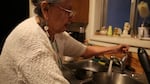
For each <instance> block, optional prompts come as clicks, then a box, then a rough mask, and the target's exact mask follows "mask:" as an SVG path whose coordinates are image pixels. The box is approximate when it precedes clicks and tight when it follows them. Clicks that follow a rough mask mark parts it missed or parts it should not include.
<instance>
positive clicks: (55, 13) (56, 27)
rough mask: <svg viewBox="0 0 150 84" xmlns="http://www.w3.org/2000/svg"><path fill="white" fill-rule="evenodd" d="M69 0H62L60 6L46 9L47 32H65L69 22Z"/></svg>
mask: <svg viewBox="0 0 150 84" xmlns="http://www.w3.org/2000/svg"><path fill="white" fill-rule="evenodd" d="M71 9H72V5H71V0H63V2H61V3H60V4H55V5H54V6H51V7H49V9H48V12H47V13H48V14H47V15H48V18H47V22H48V26H49V32H51V33H60V32H63V31H65V30H66V28H67V26H68V24H69V23H70V22H71V17H72V16H70V14H71Z"/></svg>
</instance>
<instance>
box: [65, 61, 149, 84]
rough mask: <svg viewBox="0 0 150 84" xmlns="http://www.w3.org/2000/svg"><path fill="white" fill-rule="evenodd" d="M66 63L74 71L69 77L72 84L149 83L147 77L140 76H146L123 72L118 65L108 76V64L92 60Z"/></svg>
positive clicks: (127, 71)
mask: <svg viewBox="0 0 150 84" xmlns="http://www.w3.org/2000/svg"><path fill="white" fill-rule="evenodd" d="M64 65H65V67H67V68H68V69H70V71H71V73H73V75H72V76H73V77H72V78H71V79H69V80H71V84H148V83H147V82H145V81H146V80H145V79H142V78H140V77H144V76H140V75H138V76H137V74H135V73H134V72H133V71H129V70H124V73H122V72H121V71H120V67H118V66H113V67H112V75H111V76H110V75H109V76H108V73H107V69H108V66H104V65H101V64H100V63H96V62H94V61H91V60H84V61H81V62H74V63H67V64H64ZM133 73H134V74H133ZM108 81H109V82H108Z"/></svg>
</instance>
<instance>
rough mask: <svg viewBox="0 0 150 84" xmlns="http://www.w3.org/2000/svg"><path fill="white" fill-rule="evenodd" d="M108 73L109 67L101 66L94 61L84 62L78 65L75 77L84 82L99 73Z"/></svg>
mask: <svg viewBox="0 0 150 84" xmlns="http://www.w3.org/2000/svg"><path fill="white" fill-rule="evenodd" d="M104 71H107V67H106V66H103V65H100V64H99V63H97V62H94V61H93V60H84V61H81V62H78V63H77V69H76V71H75V76H76V78H77V79H80V80H83V79H87V78H90V77H92V76H93V74H95V73H97V72H104Z"/></svg>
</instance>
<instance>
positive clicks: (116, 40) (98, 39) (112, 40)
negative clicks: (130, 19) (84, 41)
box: [89, 35, 150, 55]
mask: <svg viewBox="0 0 150 84" xmlns="http://www.w3.org/2000/svg"><path fill="white" fill-rule="evenodd" d="M89 43H90V44H94V45H100V46H112V45H118V44H128V45H129V46H130V49H129V51H132V52H137V48H138V47H143V48H145V49H146V51H147V52H148V54H149V55H150V41H148V40H140V39H136V38H130V37H112V36H103V35H93V36H91V38H90V39H89Z"/></svg>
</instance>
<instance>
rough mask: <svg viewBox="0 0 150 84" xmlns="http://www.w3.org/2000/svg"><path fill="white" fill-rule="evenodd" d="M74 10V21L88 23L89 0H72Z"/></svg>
mask: <svg viewBox="0 0 150 84" xmlns="http://www.w3.org/2000/svg"><path fill="white" fill-rule="evenodd" d="M72 1H73V6H72V8H73V10H74V11H75V12H76V15H75V16H74V17H73V18H72V20H73V22H80V23H88V17H89V0H72Z"/></svg>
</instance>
